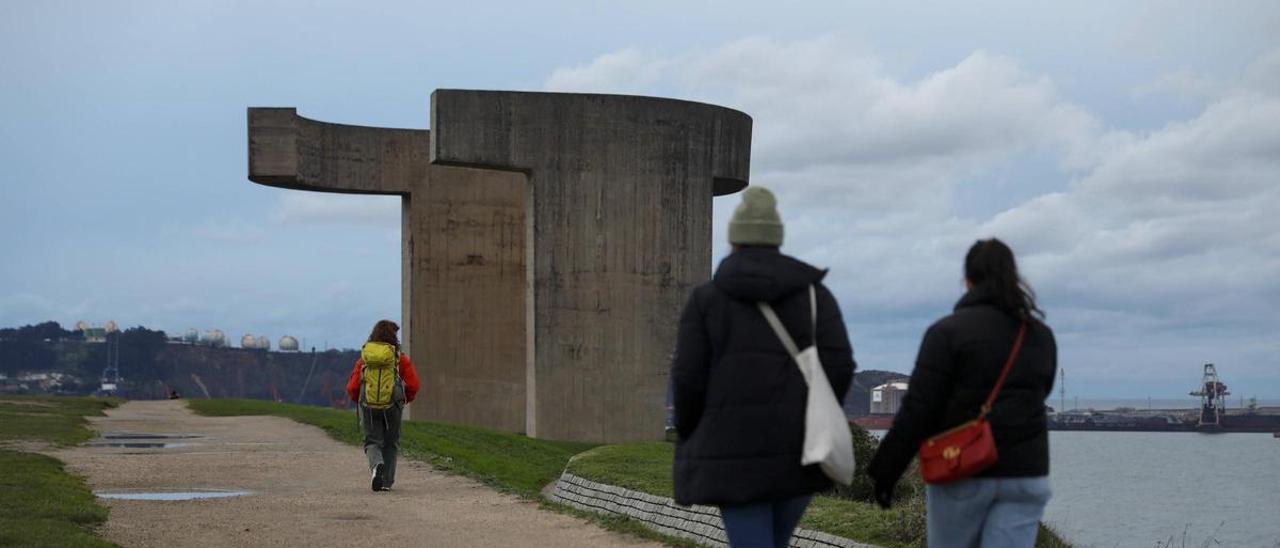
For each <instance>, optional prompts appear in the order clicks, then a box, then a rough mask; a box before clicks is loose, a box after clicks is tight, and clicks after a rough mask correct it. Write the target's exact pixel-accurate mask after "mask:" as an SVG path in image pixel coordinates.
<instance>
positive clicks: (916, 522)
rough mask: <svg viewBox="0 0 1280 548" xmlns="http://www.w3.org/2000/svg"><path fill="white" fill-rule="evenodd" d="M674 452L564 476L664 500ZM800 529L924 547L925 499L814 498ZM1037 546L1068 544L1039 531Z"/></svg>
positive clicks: (658, 446) (654, 447) (604, 456)
mask: <svg viewBox="0 0 1280 548" xmlns="http://www.w3.org/2000/svg"><path fill="white" fill-rule="evenodd" d="M673 452H674V446H672V445H671V444H669V443H662V442H658V443H636V444H628V445H607V446H602V447H596V448H594V449H592V450H590V451H587V452H585V453H583V454H581V455H578V456H577V457H574V459H573V460H572V461H571V462H570V463H569V471H570V472H571V473H573V474H574V475H577V476H580V477H583V478H586V479H590V480H592V481H597V482H601V483H607V484H610V485H617V486H621V487H626V488H628V489H634V490H636V491H642V492H645V493H649V494H653V495H659V496H666V497H669V496H671V495H672V488H673V484H672V480H671V461H672V456H673ZM800 526H801V527H804V528H806V529H813V530H817V531H822V532H825V533H830V534H833V535H837V536H841V537H845V538H849V539H853V540H855V541H859V542H866V543H870V544H875V545H878V546H883V547H885V548H907V547H916V546H923V545H924V540H925V518H924V498H923V497H922V496H919V495H916V496H910V497H907V498H906V499H905V500H899V501H897V502H896V503H895V505H894V507H893V508H892V509H890V510H888V511H883V510H880V508H879V507H877V506H875V505H873V504H869V503H864V502H855V501H851V500H847V499H843V498H837V497H832V496H825V495H819V496H817V497H814V499H813V503H812V504H810V505H809V509H808V510H807V511H806V512H805V515H804V518H803V519H801V521H800ZM1036 546H1037V547H1038V548H1068V547H1069V546H1070V545H1069V544H1067V543H1066V542H1064V541H1062V540H1061V539H1060V538H1058V537H1057V535H1055V534H1054V533H1053V532H1052V531H1050V530H1049V529H1048V528H1046V527H1044V526H1041V529H1040V539H1038V540H1037V542H1036Z"/></svg>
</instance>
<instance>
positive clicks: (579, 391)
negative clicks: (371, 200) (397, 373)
mask: <svg viewBox="0 0 1280 548" xmlns="http://www.w3.org/2000/svg"><path fill="white" fill-rule="evenodd" d="M249 141H250V144H249V157H250V159H249V172H250V179H252V180H253V181H255V182H259V183H262V184H268V185H274V186H281V187H285V188H295V189H307V190H320V191H329V192H357V193H375V194H378V193H380V194H398V195H401V196H403V197H404V198H403V199H404V204H405V205H404V231H403V234H404V244H403V246H404V261H405V262H404V264H403V269H404V277H403V279H404V288H403V290H404V303H405V304H404V307H405V308H404V310H403V316H402V317H403V318H404V319H405V323H406V324H407V325H406V329H405V331H404V332H405V333H406V335H407V336H406V337H405V343H406V347H407V349H408V352H409V353H410V355H411V356H413V357H414V359H415V362H417V363H419V364H421V369H422V373H423V376H424V379H425V381H426V386H425V388H424V390H425V393H424V394H425V396H424V398H423V400H422V403H421V404H419V405H418V407H419V409H420V411H419V412H418V413H416V414H415V415H414V416H415V418H427V419H432V420H445V421H454V422H464V423H468V424H478V425H482V426H489V427H494V428H501V429H505V430H510V431H523V432H526V433H528V434H529V435H531V436H536V437H543V438H553V439H576V440H591V441H603V442H619V441H632V440H642V439H657V438H660V437H661V436H662V423H663V406H664V403H665V399H666V386H667V376H668V368H669V359H668V358H669V355H670V354H671V352H672V351H673V350H674V346H675V329H676V319H677V317H678V316H679V312H680V307H681V305H682V304H683V300H684V298H685V296H686V295H687V293H688V291H689V289H690V288H691V287H692V286H693V285H694V284H696V283H699V282H701V281H703V280H705V279H706V278H707V277H708V275H709V274H710V272H711V264H710V261H711V226H710V222H711V199H712V196H713V195H718V194H725V193H731V192H736V191H738V190H740V189H741V188H743V187H744V186H745V185H746V182H747V176H748V172H749V168H750V165H749V158H750V148H751V119H750V117H748V116H747V115H745V114H743V113H741V112H738V111H734V110H730V109H725V108H721V107H716V106H713V105H706V104H701V103H691V102H687V101H676V100H670V99H655V98H648V97H629V96H617V95H585V94H560V93H516V92H482V91H459V90H440V91H437V92H436V93H434V94H433V95H432V131H431V132H427V131H422V130H391V129H378V128H362V127H355V126H342V125H337V124H324V123H320V122H314V121H311V120H306V119H304V118H301V117H298V116H297V115H296V113H295V112H294V111H293V109H250V112H249ZM424 147H425V148H424ZM372 320H373V319H371V322H372Z"/></svg>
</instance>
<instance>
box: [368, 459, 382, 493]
mask: <svg viewBox="0 0 1280 548" xmlns="http://www.w3.org/2000/svg"><path fill="white" fill-rule="evenodd" d="M370 487H372V488H373V490H374V491H381V490H382V465H381V464H375V465H374V466H373V480H372V483H371V485H370Z"/></svg>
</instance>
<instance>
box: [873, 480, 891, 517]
mask: <svg viewBox="0 0 1280 548" xmlns="http://www.w3.org/2000/svg"><path fill="white" fill-rule="evenodd" d="M874 493H875V497H876V504H879V505H880V507H881V508H883V509H885V510H888V509H889V507H890V506H893V484H892V483H888V482H882V481H876V482H875V489H874Z"/></svg>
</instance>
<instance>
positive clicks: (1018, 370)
mask: <svg viewBox="0 0 1280 548" xmlns="http://www.w3.org/2000/svg"><path fill="white" fill-rule="evenodd" d="M1018 325H1019V320H1018V319H1016V318H1015V317H1014V316H1013V315H1011V314H1009V313H1007V312H1004V311H1002V310H1001V309H999V308H997V307H996V306H995V305H994V300H993V299H992V298H991V297H990V295H989V294H987V293H986V292H984V291H982V290H973V291H970V292H968V293H967V294H965V296H964V297H962V298H961V299H960V302H958V303H957V304H956V306H955V312H954V313H953V314H951V315H950V316H947V317H945V318H942V319H941V320H938V321H937V322H936V323H934V324H933V326H931V327H930V328H929V330H928V331H926V332H925V335H924V341H923V342H922V343H921V344H920V354H919V356H918V357H917V358H916V366H915V370H914V371H912V372H911V381H910V384H909V385H908V389H907V395H906V396H905V398H904V399H903V402H902V408H901V409H899V410H898V414H897V416H896V417H894V419H893V428H891V429H890V430H889V433H888V434H886V435H885V438H884V440H883V441H882V442H881V443H880V448H879V450H877V451H876V455H875V457H874V458H873V459H872V460H871V463H870V464H869V465H868V468H867V472H868V474H870V475H871V477H872V478H873V479H875V481H876V483H877V484H878V485H892V484H894V483H896V482H897V481H898V478H899V477H901V476H902V472H903V470H905V469H906V468H907V466H908V465H910V464H911V459H912V458H913V457H914V456H915V455H916V452H917V451H918V450H919V448H920V442H922V441H924V440H925V439H927V438H929V437H931V436H933V435H936V434H939V433H941V432H943V431H946V430H948V429H950V428H952V427H955V426H958V425H960V424H963V423H964V422H967V421H969V420H972V419H974V418H976V417H977V416H978V412H979V410H980V408H981V407H982V403H983V402H984V401H986V399H987V396H988V395H989V394H990V393H991V388H992V387H993V386H995V383H996V379H997V378H999V376H1000V370H1001V369H1002V368H1003V367H1004V363H1005V361H1006V360H1007V359H1008V358H1009V352H1010V351H1011V350H1012V349H1013V341H1014V339H1015V338H1016V337H1017V334H1018ZM1057 368H1058V347H1057V343H1056V342H1055V341H1054V338H1053V331H1052V330H1050V329H1049V327H1048V326H1047V325H1045V324H1044V323H1042V322H1039V321H1036V320H1032V321H1031V322H1030V323H1029V324H1028V325H1027V334H1026V338H1025V340H1024V341H1023V343H1022V350H1021V351H1020V352H1019V353H1018V357H1017V359H1016V360H1015V361H1014V362H1013V366H1012V367H1011V368H1010V370H1009V377H1008V378H1007V379H1006V380H1005V383H1004V388H1002V389H1001V390H1000V394H999V395H998V396H997V397H996V401H995V404H993V405H992V409H991V413H990V414H988V415H987V420H988V421H990V422H991V430H992V434H993V435H994V436H995V441H996V452H997V454H998V455H999V461H998V462H997V463H996V464H995V466H993V467H991V468H988V469H987V470H984V471H983V472H981V473H979V474H978V476H979V477H1021V476H1045V475H1048V474H1049V432H1048V430H1047V428H1046V424H1045V407H1044V400H1045V398H1047V397H1048V396H1049V393H1050V392H1052V390H1053V378H1054V375H1055V374H1057Z"/></svg>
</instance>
